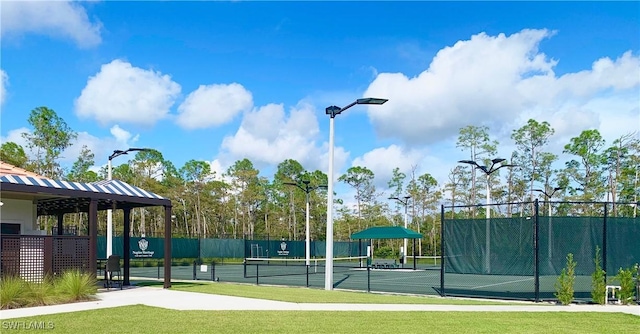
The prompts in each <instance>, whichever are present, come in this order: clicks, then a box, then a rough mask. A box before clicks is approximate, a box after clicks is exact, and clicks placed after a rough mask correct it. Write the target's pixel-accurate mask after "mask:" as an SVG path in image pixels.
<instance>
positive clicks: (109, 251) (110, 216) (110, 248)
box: [107, 147, 151, 258]
mask: <svg viewBox="0 0 640 334" xmlns="http://www.w3.org/2000/svg"><path fill="white" fill-rule="evenodd" d="M134 151H151V149H150V148H136V147H132V148H129V149H126V150H124V151H122V150H114V151H113V153H112V154H111V155H110V156H109V162H108V163H107V180H109V181H111V180H112V175H111V160H113V158H115V157H118V156H121V155H123V154H127V153H129V152H134ZM111 254H113V211H112V210H111V209H107V258H108V257H109V256H111Z"/></svg>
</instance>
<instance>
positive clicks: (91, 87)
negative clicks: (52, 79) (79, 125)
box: [75, 59, 180, 125]
mask: <svg viewBox="0 0 640 334" xmlns="http://www.w3.org/2000/svg"><path fill="white" fill-rule="evenodd" d="M179 94H180V85H178V84H177V83H175V82H173V81H172V80H171V77H170V76H168V75H163V74H162V73H160V72H156V71H153V70H144V69H141V68H138V67H134V66H132V65H131V64H130V63H128V62H125V61H122V60H118V59H116V60H114V61H112V62H111V63H109V64H105V65H102V67H101V69H100V72H98V74H96V75H95V76H94V77H91V78H89V80H88V81H87V85H86V86H85V88H84V89H83V90H82V93H81V94H80V97H78V99H77V100H76V101H75V109H76V114H77V115H78V116H79V117H81V118H95V119H96V120H97V121H98V122H99V123H100V124H103V125H106V124H109V123H115V122H123V123H136V124H142V125H153V124H155V123H156V122H157V121H159V120H161V119H163V118H166V117H167V115H168V113H169V109H170V108H171V106H172V105H173V104H174V102H175V99H176V97H177V96H178V95H179Z"/></svg>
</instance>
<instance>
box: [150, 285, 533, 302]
mask: <svg viewBox="0 0 640 334" xmlns="http://www.w3.org/2000/svg"><path fill="white" fill-rule="evenodd" d="M171 284H172V287H171V289H173V290H180V291H190V292H200V293H210V294H218V295H225V296H236V297H247V298H258V299H267V300H277V301H285V302H293V303H358V304H446V305H505V303H504V302H498V301H487V300H468V299H455V298H440V297H435V296H413V295H391V294H377V293H366V292H360V291H357V292H356V291H353V292H352V291H338V290H333V291H326V290H320V289H309V288H301V287H275V286H264V285H260V286H256V285H249V284H232V283H192V282H172V283H171ZM138 285H141V286H157V287H162V283H160V282H140V283H138ZM520 304H521V303H520Z"/></svg>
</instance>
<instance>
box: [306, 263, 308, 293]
mask: <svg viewBox="0 0 640 334" xmlns="http://www.w3.org/2000/svg"><path fill="white" fill-rule="evenodd" d="M306 267H307V288H308V287H309V265H308V264H306Z"/></svg>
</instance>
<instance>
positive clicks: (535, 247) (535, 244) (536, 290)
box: [533, 198, 551, 303]
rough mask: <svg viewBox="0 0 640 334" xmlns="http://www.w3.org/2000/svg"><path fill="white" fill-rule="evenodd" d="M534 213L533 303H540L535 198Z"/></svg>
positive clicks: (537, 228)
mask: <svg viewBox="0 0 640 334" xmlns="http://www.w3.org/2000/svg"><path fill="white" fill-rule="evenodd" d="M534 207H535V211H534V219H533V224H534V232H533V238H534V240H533V259H534V261H535V264H534V271H535V273H534V275H535V278H534V283H533V284H534V289H535V292H534V293H535V302H536V303H538V302H540V245H539V242H540V226H539V224H538V217H539V203H538V199H537V198H536V200H535V205H534ZM549 215H551V213H549Z"/></svg>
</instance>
